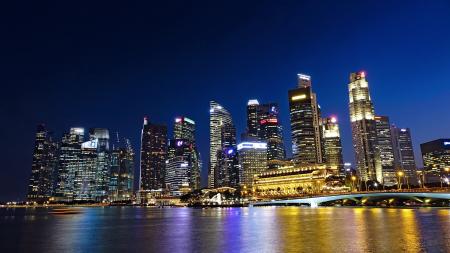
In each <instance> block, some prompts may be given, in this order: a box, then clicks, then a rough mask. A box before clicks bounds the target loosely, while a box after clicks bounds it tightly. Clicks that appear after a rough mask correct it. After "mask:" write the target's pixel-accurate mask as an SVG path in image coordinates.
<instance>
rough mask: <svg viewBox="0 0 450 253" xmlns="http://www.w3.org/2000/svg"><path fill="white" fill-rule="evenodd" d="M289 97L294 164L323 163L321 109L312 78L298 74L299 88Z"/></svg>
mask: <svg viewBox="0 0 450 253" xmlns="http://www.w3.org/2000/svg"><path fill="white" fill-rule="evenodd" d="M288 95H289V111H290V121H291V131H292V132H291V137H292V155H293V160H294V163H295V164H297V165H307V164H317V163H322V162H323V159H322V158H323V150H322V137H321V129H320V108H319V105H318V104H317V97H316V94H315V93H314V92H313V90H312V88H311V77H310V76H307V75H304V74H298V87H297V88H296V89H293V90H289V93H288Z"/></svg>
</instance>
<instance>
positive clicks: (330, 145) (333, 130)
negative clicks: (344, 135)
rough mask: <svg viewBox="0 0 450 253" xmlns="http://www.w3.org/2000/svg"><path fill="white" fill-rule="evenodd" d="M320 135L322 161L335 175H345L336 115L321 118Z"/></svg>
mask: <svg viewBox="0 0 450 253" xmlns="http://www.w3.org/2000/svg"><path fill="white" fill-rule="evenodd" d="M322 136H323V147H324V161H325V162H326V164H327V167H328V168H330V169H332V170H333V171H334V174H336V175H345V171H344V160H343V158H342V143H341V134H340V132H339V124H338V122H337V118H336V117H334V116H332V117H328V118H324V119H322Z"/></svg>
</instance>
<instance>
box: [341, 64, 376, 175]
mask: <svg viewBox="0 0 450 253" xmlns="http://www.w3.org/2000/svg"><path fill="white" fill-rule="evenodd" d="M348 91H349V100H350V102H349V108H350V122H351V127H352V140H353V148H354V149H355V161H356V168H357V171H358V173H359V174H360V176H361V178H362V180H363V181H367V180H376V171H377V169H376V167H377V166H380V162H379V156H378V155H377V152H376V144H377V133H376V124H375V119H374V116H375V115H374V108H373V103H372V99H371V98H370V94H369V83H368V82H367V80H366V74H365V72H364V71H360V72H356V73H352V74H350V83H349V84H348Z"/></svg>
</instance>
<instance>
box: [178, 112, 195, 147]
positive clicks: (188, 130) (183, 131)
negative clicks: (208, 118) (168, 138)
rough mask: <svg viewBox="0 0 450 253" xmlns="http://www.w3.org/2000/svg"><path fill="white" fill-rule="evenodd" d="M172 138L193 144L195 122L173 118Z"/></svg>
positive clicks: (186, 118)
mask: <svg viewBox="0 0 450 253" xmlns="http://www.w3.org/2000/svg"><path fill="white" fill-rule="evenodd" d="M173 138H174V139H184V140H188V141H190V142H191V143H193V144H195V121H193V120H191V119H190V118H188V117H177V118H175V125H174V128H173Z"/></svg>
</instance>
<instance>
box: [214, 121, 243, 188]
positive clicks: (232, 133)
mask: <svg viewBox="0 0 450 253" xmlns="http://www.w3.org/2000/svg"><path fill="white" fill-rule="evenodd" d="M221 142H222V148H221V150H219V151H217V169H216V175H215V178H216V182H215V187H216V188H217V187H233V188H237V187H238V186H239V160H238V153H237V147H236V128H235V127H234V125H231V124H226V125H224V126H223V127H222V132H221Z"/></svg>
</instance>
